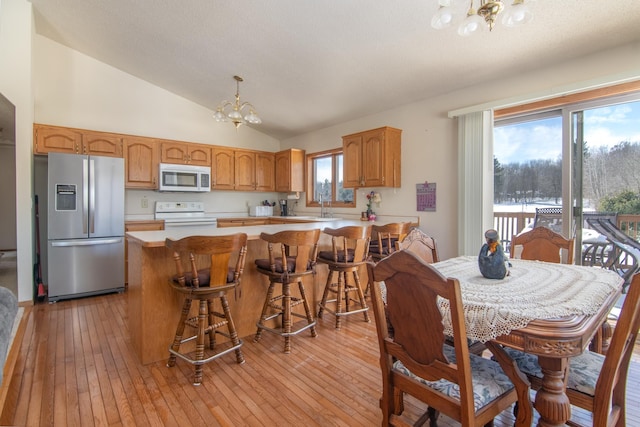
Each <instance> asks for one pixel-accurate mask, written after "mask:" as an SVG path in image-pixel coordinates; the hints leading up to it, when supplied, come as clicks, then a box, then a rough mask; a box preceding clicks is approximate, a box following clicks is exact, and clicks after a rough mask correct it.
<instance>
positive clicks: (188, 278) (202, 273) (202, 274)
mask: <svg viewBox="0 0 640 427" xmlns="http://www.w3.org/2000/svg"><path fill="white" fill-rule="evenodd" d="M234 276H235V269H233V268H231V267H229V269H228V270H227V283H231V282H233V278H234ZM173 281H174V282H175V283H180V282H179V281H178V275H175V276H173ZM184 282H185V283H184V285H185V286H187V287H190V288H192V287H193V286H194V285H193V274H192V273H191V272H187V273H185V274H184ZM198 282H199V286H200V287H201V288H205V287H208V286H209V285H210V282H211V277H210V274H209V269H208V268H203V269H201V270H198Z"/></svg>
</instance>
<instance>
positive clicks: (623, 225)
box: [493, 212, 640, 248]
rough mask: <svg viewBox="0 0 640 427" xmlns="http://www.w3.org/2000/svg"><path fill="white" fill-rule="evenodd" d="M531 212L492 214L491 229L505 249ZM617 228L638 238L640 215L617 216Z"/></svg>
mask: <svg viewBox="0 0 640 427" xmlns="http://www.w3.org/2000/svg"><path fill="white" fill-rule="evenodd" d="M535 215H536V214H535V213H533V212H494V213H493V227H494V228H495V229H496V230H497V231H498V235H499V236H500V242H501V243H502V246H503V247H505V248H508V247H509V243H510V242H511V238H512V237H513V235H514V234H518V233H519V232H521V231H522V229H523V228H525V227H526V226H527V225H529V224H530V223H532V222H533V218H534V217H535ZM617 222H618V223H617V224H616V225H617V226H618V228H619V229H620V230H622V231H624V232H625V233H626V234H627V235H629V236H630V237H631V238H633V239H634V240H638V238H639V237H640V230H639V228H640V215H628V214H618V221H617Z"/></svg>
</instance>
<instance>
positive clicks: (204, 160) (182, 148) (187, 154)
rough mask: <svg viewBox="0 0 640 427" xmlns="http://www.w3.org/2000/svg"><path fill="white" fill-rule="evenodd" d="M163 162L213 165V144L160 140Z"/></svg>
mask: <svg viewBox="0 0 640 427" xmlns="http://www.w3.org/2000/svg"><path fill="white" fill-rule="evenodd" d="M160 145H161V149H160V161H161V162H162V163H174V164H180V165H183V164H190V165H197V166H211V146H210V145H204V144H192V143H188V142H178V141H161V142H160Z"/></svg>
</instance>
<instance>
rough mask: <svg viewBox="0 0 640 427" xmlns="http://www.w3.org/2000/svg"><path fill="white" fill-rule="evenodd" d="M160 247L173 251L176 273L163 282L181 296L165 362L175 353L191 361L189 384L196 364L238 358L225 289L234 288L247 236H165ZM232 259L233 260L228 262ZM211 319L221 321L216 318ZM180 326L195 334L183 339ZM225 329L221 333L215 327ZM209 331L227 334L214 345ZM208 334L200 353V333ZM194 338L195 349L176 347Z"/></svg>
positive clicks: (196, 379)
mask: <svg viewBox="0 0 640 427" xmlns="http://www.w3.org/2000/svg"><path fill="white" fill-rule="evenodd" d="M165 246H166V247H167V248H169V249H170V250H172V251H173V258H174V260H175V263H176V270H177V273H176V275H175V276H173V277H172V278H171V279H170V281H169V283H170V285H171V286H172V287H173V288H174V289H175V290H176V291H178V292H180V293H181V294H183V295H184V304H183V306H182V314H181V315H180V321H179V322H178V326H177V328H176V336H175V339H174V340H173V344H172V345H171V346H170V347H169V361H168V362H167V366H169V367H172V366H174V365H175V363H176V357H180V358H181V359H183V360H185V361H187V362H189V363H191V364H192V365H195V377H194V380H193V384H194V385H200V383H201V382H202V365H203V364H205V363H207V362H210V361H212V360H214V359H216V358H218V357H221V356H223V355H225V354H227V353H230V352H232V351H235V353H236V360H237V362H238V363H240V364H242V363H244V356H243V355H242V351H241V350H240V347H241V346H242V344H243V342H242V340H241V339H239V338H238V333H237V332H236V328H235V325H234V323H233V319H232V318H231V311H230V309H229V302H228V301H227V293H228V292H229V291H236V296H237V292H238V290H239V286H240V278H241V276H242V271H243V269H244V262H245V257H246V254H247V235H246V234H244V233H238V234H233V235H230V236H192V237H185V238H184V239H180V240H171V239H166V241H165ZM234 259H235V263H232V262H233V260H234ZM216 298H217V299H219V300H220V304H221V306H222V313H220V312H218V311H215V309H214V300H215V299H216ZM192 300H196V301H198V302H199V309H198V316H197V317H191V318H190V317H189V312H190V310H191V302H192ZM216 318H219V319H221V320H219V321H216ZM185 326H189V327H191V328H194V329H195V331H196V332H195V335H193V336H190V337H187V338H183V333H184V329H185ZM225 326H226V328H227V332H223V331H222V330H220V328H222V327H225ZM215 334H220V335H222V336H224V337H226V338H228V339H229V343H226V345H225V344H224V343H223V344H221V345H220V346H219V348H215V344H216V339H215ZM205 335H208V336H209V349H208V351H207V352H206V354H205V346H204V341H205V340H204V338H205ZM192 340H195V341H196V347H195V354H194V355H192V353H193V352H191V351H190V352H180V346H181V345H182V344H184V343H186V342H188V341H192Z"/></svg>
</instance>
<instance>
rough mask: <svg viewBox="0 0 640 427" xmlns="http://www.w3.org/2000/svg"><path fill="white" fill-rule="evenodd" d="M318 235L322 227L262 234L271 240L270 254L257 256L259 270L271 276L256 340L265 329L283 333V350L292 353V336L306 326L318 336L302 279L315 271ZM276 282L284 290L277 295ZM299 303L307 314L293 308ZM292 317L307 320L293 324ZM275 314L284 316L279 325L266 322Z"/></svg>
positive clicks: (261, 236)
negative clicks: (294, 290) (293, 285)
mask: <svg viewBox="0 0 640 427" xmlns="http://www.w3.org/2000/svg"><path fill="white" fill-rule="evenodd" d="M319 237H320V230H319V229H315V230H308V231H281V232H279V233H275V234H266V233H262V234H260V238H261V239H262V240H264V241H266V242H267V244H268V245H267V246H268V249H269V258H268V259H257V260H256V261H255V263H256V267H257V270H258V272H259V273H262V274H264V275H266V276H267V277H268V278H269V288H268V290H267V297H266V299H265V301H264V306H263V308H262V314H261V315H260V320H259V321H258V323H257V324H256V326H257V327H258V330H257V332H256V336H255V338H254V341H255V342H258V341H259V340H260V337H261V335H262V331H263V330H264V331H268V332H271V333H274V334H277V335H280V336H282V337H284V352H285V353H291V336H293V335H297V334H299V333H300V332H302V331H304V330H307V329H310V330H311V336H312V337H316V336H317V333H316V321H315V319H314V318H313V314H312V313H311V308H310V307H309V302H308V301H307V297H306V294H305V291H304V284H303V282H302V279H303V278H304V277H305V276H309V275H313V274H314V273H315V267H316V258H317V256H318V238H319ZM277 283H280V284H282V294H280V295H276V296H274V295H273V293H274V289H275V285H276V284H277ZM291 283H297V284H298V288H299V290H300V296H299V297H294V296H292V295H291ZM299 304H302V305H303V307H304V311H305V314H301V313H297V312H294V311H293V310H292V309H293V308H294V307H295V306H297V305H299ZM293 317H300V318H303V319H305V320H306V323H304V324H302V325H296V327H295V328H294V325H293V320H292V318H293ZM276 318H280V319H281V325H280V327H269V326H267V325H266V323H267V322H268V321H270V320H272V319H276Z"/></svg>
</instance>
